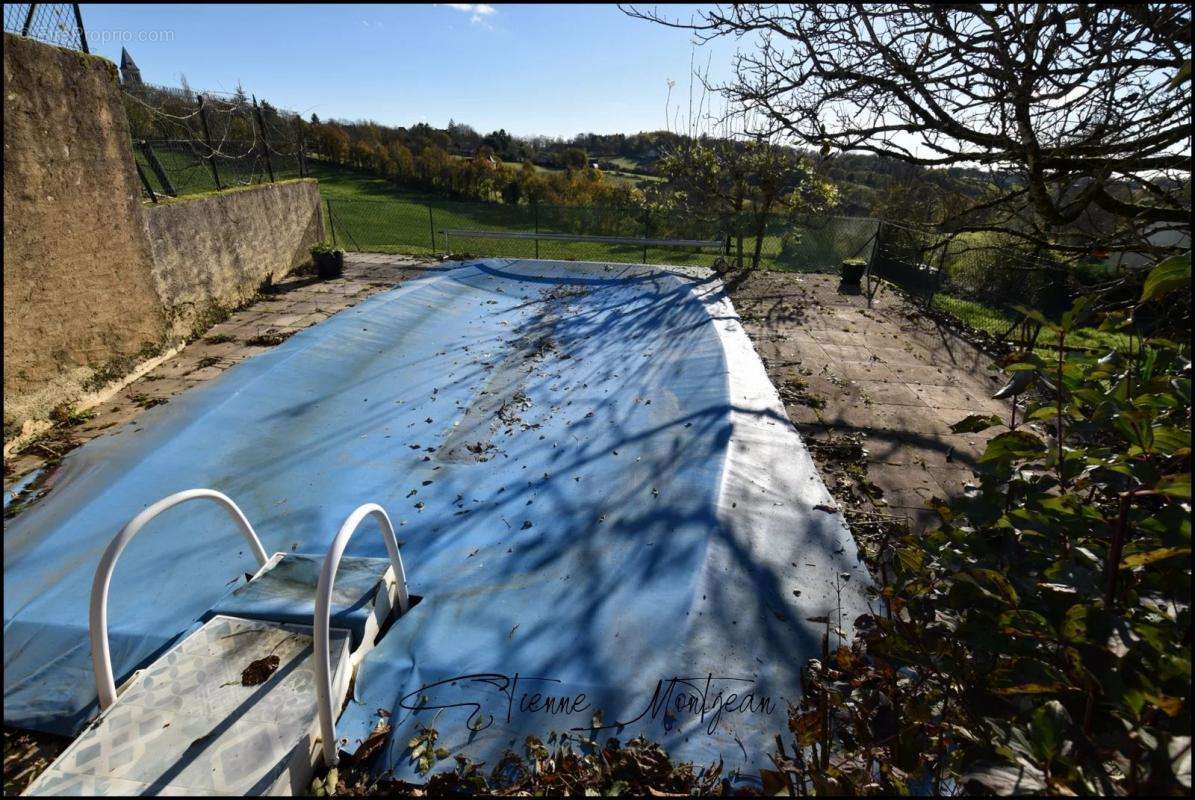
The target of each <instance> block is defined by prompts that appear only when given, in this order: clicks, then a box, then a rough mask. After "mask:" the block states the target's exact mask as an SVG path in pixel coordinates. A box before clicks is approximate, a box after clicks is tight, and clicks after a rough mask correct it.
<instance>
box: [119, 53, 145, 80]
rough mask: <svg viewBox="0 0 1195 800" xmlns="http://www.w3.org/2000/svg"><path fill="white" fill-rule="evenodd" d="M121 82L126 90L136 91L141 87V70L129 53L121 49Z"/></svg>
mask: <svg viewBox="0 0 1195 800" xmlns="http://www.w3.org/2000/svg"><path fill="white" fill-rule="evenodd" d="M120 82H121V83H122V84H123V85H124V87H125V88H126V89H135V88H137V87H138V86H140V85H141V70H140V69H138V67H137V64H136V63H135V62H134V61H133V57H132V56H131V55H129V51H128V50H125V49H124V48H123V47H122V48H120Z"/></svg>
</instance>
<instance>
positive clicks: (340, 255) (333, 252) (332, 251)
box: [311, 242, 344, 280]
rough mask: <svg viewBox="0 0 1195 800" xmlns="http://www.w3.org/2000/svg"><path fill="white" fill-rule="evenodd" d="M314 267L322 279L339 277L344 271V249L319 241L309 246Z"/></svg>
mask: <svg viewBox="0 0 1195 800" xmlns="http://www.w3.org/2000/svg"><path fill="white" fill-rule="evenodd" d="M311 257H312V258H313V259H315V269H316V272H317V274H318V275H319V276H320V278H321V279H322V280H329V279H331V278H339V277H340V276H341V275H342V274H343V273H344V251H343V250H340V249H339V248H335V247H331V246H329V245H327V244H324V243H322V242H321V243H320V244H317V245H316V246H315V247H313V248H311Z"/></svg>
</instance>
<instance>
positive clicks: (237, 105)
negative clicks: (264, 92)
mask: <svg viewBox="0 0 1195 800" xmlns="http://www.w3.org/2000/svg"><path fill="white" fill-rule="evenodd" d="M123 97H124V106H125V112H126V114H127V116H128V119H129V129H130V132H131V134H132V136H133V142H134V151H135V153H136V162H137V169H138V172H139V173H140V175H141V180H142V186H143V188H144V189H145V192H146V194H147V195H148V196H149V198H150V199H153V200H156V199H157V198H158V196H160V195H168V196H175V197H177V196H181V195H187V194H195V193H197V192H208V191H218V190H221V189H227V188H230V187H234V186H245V185H248V184H253V183H264V182H272V181H278V180H285V179H288V178H296V177H303V176H305V175H306V174H307V169H306V160H305V154H304V147H303V137H302V125H301V123H300V120H299V118H298V115H297V114H295V113H294V112H290V111H285V110H283V109H279V108H276V107H274V106H272V105H270V104H269V103H267V102H264V101H261V102H259V101H258V100H257V99H256V98H254V97H251V96H247V95H246V94H245V93H244V92H236V93H227V92H209V91H195V90H192V89H190V88H187V87H182V88H174V87H165V86H154V85H152V84H143V83H137V84H135V85H131V86H130V85H126V86H125V87H124V94H123Z"/></svg>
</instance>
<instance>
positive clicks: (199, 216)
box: [145, 178, 324, 334]
mask: <svg viewBox="0 0 1195 800" xmlns="http://www.w3.org/2000/svg"><path fill="white" fill-rule="evenodd" d="M145 229H146V233H147V234H148V237H149V243H150V249H151V251H152V253H153V276H154V280H155V282H156V285H157V291H158V295H159V296H160V297H161V299H162V303H163V306H164V308H165V309H166V312H167V314H168V315H169V317H170V319H171V324H172V328H173V329H174V332H175V333H180V334H181V333H186V332H187V331H189V330H190V329H191V327H192V325H193V324H194V322H195V320H196V318H197V317H198V316H200V315H202V313H203V311H204V309H205V308H206V307H209V306H211V305H213V304H215V305H221V306H235V305H237V304H239V303H241V302H243V301H244V300H245V299H247V298H249V297H252V296H253V295H254V294H255V293H256V292H257V290H258V289H259V287H260V286H261V284H262V283H263V282H264V281H265V280H267V279H271V280H278V279H280V278H282V277H283V276H285V275H286V274H287V273H289V272H291V271H292V270H294V269H295V268H296V267H299V266H302V265H303V264H306V263H308V262H310V260H311V253H310V250H311V247H312V245H314V244H316V243H318V242H321V241H323V239H324V223H323V215H322V214H321V213H320V197H319V187H318V184H317V183H316V181H315V180H314V179H310V178H309V179H306V180H297V181H287V182H283V183H275V184H266V185H263V186H255V187H252V188H249V189H242V190H235V191H229V192H224V193H221V194H216V195H209V196H206V197H200V198H196V199H187V198H185V197H184V198H181V199H179V200H177V201H174V202H170V203H166V204H163V205H158V206H147V207H146V208H145Z"/></svg>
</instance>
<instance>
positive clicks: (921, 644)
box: [778, 254, 1191, 794]
mask: <svg viewBox="0 0 1195 800" xmlns="http://www.w3.org/2000/svg"><path fill="white" fill-rule="evenodd" d="M1183 264H1184V262H1183V261H1182V259H1181V258H1180V259H1178V260H1177V262H1176V261H1175V259H1171V260H1169V261H1167V262H1164V263H1163V264H1161V265H1159V266H1158V267H1157V268H1155V270H1154V273H1153V274H1151V277H1150V279H1149V280H1148V281H1147V282H1146V289H1145V293H1144V294H1143V296H1142V301H1141V303H1140V304H1138V305H1137V307H1136V308H1127V309H1121V310H1118V311H1111V312H1102V313H1101V314H1098V315H1097V314H1095V313H1094V309H1095V308H1096V305H1095V303H1094V302H1093V300H1092V299H1091V298H1087V299H1084V300H1081V301H1080V302H1079V303H1077V304H1076V305H1075V306H1074V307H1073V308H1072V309H1071V310H1070V311H1068V312H1066V313H1065V314H1063V315H1061V318H1060V319H1059V321H1058V322H1057V323H1051V322H1049V321H1047V320H1046V319H1044V318H1043V317H1042V316H1041V315H1040V314H1038V313H1036V312H1025V313H1026V315H1027V316H1030V317H1032V318H1034V320H1035V321H1036V322H1039V323H1040V324H1042V325H1043V326H1044V327H1045V329H1046V330H1047V331H1048V332H1049V335H1051V336H1053V337H1054V339H1055V340H1056V341H1057V342H1058V344H1059V345H1062V344H1064V343H1065V342H1066V339H1067V337H1068V335H1069V334H1070V332H1071V331H1072V330H1075V329H1080V328H1082V327H1084V326H1086V325H1088V324H1090V323H1091V321H1092V320H1093V319H1095V318H1096V317H1101V318H1102V321H1101V327H1102V328H1104V329H1113V330H1119V331H1130V332H1133V331H1134V326H1135V325H1137V324H1139V322H1135V321H1134V318H1136V317H1141V316H1146V315H1145V313H1144V309H1146V308H1148V306H1149V305H1150V304H1152V303H1168V302H1170V298H1169V297H1167V295H1168V293H1172V292H1181V291H1185V290H1186V289H1185V287H1186V285H1188V284H1189V281H1190V257H1189V254H1188V256H1186V260H1185V274H1184V271H1183ZM1186 327H1187V330H1186V333H1187V335H1186V336H1184V337H1183V338H1182V340H1181V344H1179V343H1175V342H1173V341H1167V340H1163V339H1145V340H1144V341H1142V340H1141V339H1139V338H1135V340H1134V344H1135V346H1134V347H1132V348H1129V349H1126V350H1112V351H1110V352H1108V353H1107V354H1105V355H1103V356H1100V355H1089V354H1082V353H1079V354H1076V353H1071V354H1066V355H1064V354H1063V351H1062V349H1061V347H1059V349H1058V351H1057V354H1056V355H1055V356H1054V357H1053V358H1051V359H1050V360H1045V359H1043V358H1041V357H1040V356H1038V355H1036V354H1034V353H1029V352H1020V353H1014V354H1012V355H1011V356H1010V357H1008V358H1007V359H1006V360H1005V362H1004V366H1005V368H1006V369H1007V370H1008V371H1009V374H1010V375H1011V376H1012V377H1011V380H1010V381H1009V384H1008V385H1007V386H1006V387H1005V389H1004V390H1002V393H1003V394H1004V395H1012V394H1014V393H1015V394H1018V395H1020V396H1022V397H1027V396H1030V394H1033V395H1034V396H1035V397H1037V398H1038V399H1037V400H1036V401H1034V402H1031V403H1030V404H1029V405H1028V406H1027V407H1025V408H1023V409H1022V411H1021V412H1020V413H1018V414H1015V415H1014V416H1013V417H1011V418H1010V419H1008V420H1001V419H1000V418H999V417H995V416H990V415H975V416H971V417H968V418H966V419H964V420H962V421H961V422H959V423H958V424H957V425H955V426H954V431H955V432H956V433H968V432H972V433H973V432H978V431H981V430H985V429H989V428H993V427H999V428H1002V429H1003V430H1002V431H1001V432H1000V433H999V434H998V435H996V436H995V437H994V438H992V439H991V440H990V442H989V443H988V445H987V448H986V450H985V452H984V454H983V456H981V458H980V459H979V469H978V471H977V485H976V486H974V487H972V488H970V489H969V490H968V491H967V492H966V493H965V495H964V496H963V497H962V498H960V499H959V500H957V501H955V502H952V503H949V504H948V503H945V502H942V501H939V500H935V501H933V502H932V505H933V506H934V507H935V509H936V510H937V512H938V514H939V515H940V517H941V524H940V525H939V526H938V527H937V528H936V529H935V530H931V531H929V532H917V533H908V534H906V535H903V536H899V535H898V536H896V537H894V538H893V540H892V541H891V544H890V545H887V546H885V547H883V549H882V552H881V553H879V554H878V555H877V556H876V559H877V563H878V569H879V572H880V578H881V585H882V588H881V592H882V595H883V597H884V598H885V600H886V601H887V608H886V611H885V613H882V614H879V615H876V616H870V615H869V616H866V617H864V618H861V619H860V620H858V621H857V624H856V629H857V631H858V632H859V633H858V636H857V638H856V640H855V641H854V642H853V643H852V644H851V646H849V647H848V646H846V645H843V646H841V647H839V648H838V649H837V651H836V652H833V653H831V652H829V649H828V647H827V656H828V657H827V658H826V659H825V661H824V663H823V662H821V661H818V662H813V663H812V664H811V665H810V666H809V668H808V670H807V679H806V682H805V692H804V695H803V697H802V700H801V703H800V705H799V707H797V708H795V709H794V710H793V712H792V716H791V721H790V727H791V729H792V731H793V734H794V741H793V744H794V753H793V755H792V757H791V758H789V757H785V756H784V754H783V752H782V753H781V754H780V760H779V761H778V763H779V764H780V765H781V766H782V768H783V769H784V771H785V772H787V773H789V775H790V776H791V778H792V780H793V781H794V786H797V787H799V788H801V789H803V790H805V791H816V792H817V793H818V794H823V793H879V792H902V793H903V792H908V791H919V792H921V793H928V792H934V793H938V792H957V791H960V790H968V791H982V792H996V793H1000V794H1007V793H1014V792H1035V793H1037V792H1040V793H1050V794H1075V793H1079V794H1125V793H1128V794H1137V793H1162V794H1189V792H1190V745H1191V709H1190V690H1191V635H1190V631H1191V608H1190V603H1191V563H1190V555H1191V518H1190V499H1191V472H1190V456H1191V449H1190V448H1191V420H1190V409H1191V371H1190V370H1191V366H1190V360H1189V355H1190V351H1189V345H1188V344H1187V339H1188V338H1189V318H1188V319H1187V321H1186ZM998 394H999V393H998ZM831 754H833V759H831V757H830V756H831Z"/></svg>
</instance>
